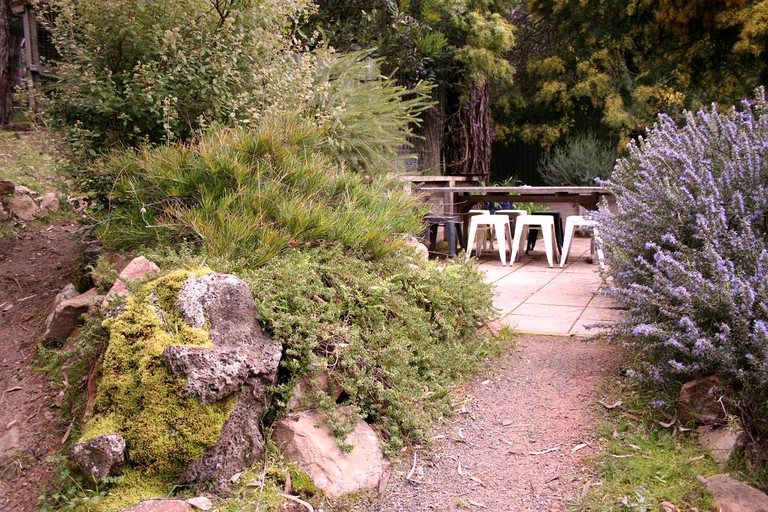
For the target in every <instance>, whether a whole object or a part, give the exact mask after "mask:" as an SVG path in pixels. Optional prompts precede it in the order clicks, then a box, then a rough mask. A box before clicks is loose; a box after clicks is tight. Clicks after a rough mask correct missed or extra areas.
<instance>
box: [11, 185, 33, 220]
mask: <svg viewBox="0 0 768 512" xmlns="http://www.w3.org/2000/svg"><path fill="white" fill-rule="evenodd" d="M17 188H18V187H17ZM8 211H9V212H11V215H13V216H14V217H16V218H18V219H20V220H32V219H34V218H35V217H37V214H38V212H39V208H38V207H37V203H35V200H34V199H32V198H31V197H30V196H26V195H15V196H13V197H10V198H8Z"/></svg>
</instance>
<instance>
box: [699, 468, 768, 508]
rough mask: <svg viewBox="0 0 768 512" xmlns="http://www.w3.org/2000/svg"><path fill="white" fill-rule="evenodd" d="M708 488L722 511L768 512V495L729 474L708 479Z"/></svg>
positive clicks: (716, 505) (717, 506)
mask: <svg viewBox="0 0 768 512" xmlns="http://www.w3.org/2000/svg"><path fill="white" fill-rule="evenodd" d="M706 486H707V490H708V491H709V492H710V493H712V495H713V496H714V498H715V510H718V511H720V512H768V496H766V494H765V493H763V492H760V491H758V490H757V489H755V488H754V487H751V486H749V485H747V484H745V483H744V482H739V481H738V480H736V479H734V478H731V477H730V476H728V475H715V476H712V477H710V478H707V479H706Z"/></svg>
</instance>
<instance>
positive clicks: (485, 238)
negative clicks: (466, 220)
mask: <svg viewBox="0 0 768 512" xmlns="http://www.w3.org/2000/svg"><path fill="white" fill-rule="evenodd" d="M490 214H491V211H490V210H469V211H468V212H467V215H469V216H470V218H472V216H473V215H490ZM477 234H478V236H479V238H480V242H479V243H480V245H481V246H482V247H483V250H485V249H486V248H487V249H488V250H492V249H493V226H487V227H483V228H481V229H479V230H478V233H477ZM486 244H487V245H486ZM470 247H471V245H470ZM478 256H480V255H479V254H478Z"/></svg>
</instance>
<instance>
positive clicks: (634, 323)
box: [597, 89, 768, 439]
mask: <svg viewBox="0 0 768 512" xmlns="http://www.w3.org/2000/svg"><path fill="white" fill-rule="evenodd" d="M607 186H608V187H609V189H610V190H611V191H612V192H613V193H614V194H615V195H616V200H617V204H618V211H617V213H615V214H611V213H609V212H608V211H607V209H603V210H602V211H601V212H600V213H598V214H597V218H598V220H599V221H600V222H601V223H602V226H603V227H602V230H603V237H604V240H605V243H606V246H607V248H608V250H609V251H610V256H611V269H610V274H611V276H612V277H613V288H612V292H613V294H615V296H616V297H618V298H619V299H620V301H621V302H623V303H624V304H625V305H626V306H627V309H628V314H627V315H626V317H625V321H624V322H623V323H622V324H620V325H619V326H618V327H617V330H618V334H619V335H621V336H623V337H626V338H627V339H629V340H630V342H631V343H632V344H633V346H634V347H635V348H636V349H637V350H638V351H639V353H640V354H641V356H642V361H643V366H642V368H641V371H640V372H639V373H638V375H639V376H640V377H641V378H644V379H647V380H649V381H651V382H656V383H658V384H660V385H662V386H668V387H669V388H671V389H674V388H673V386H674V385H675V384H679V383H681V382H683V381H685V380H687V379H691V378H693V377H697V376H703V375H709V374H717V375H719V376H720V378H721V379H723V380H724V381H725V383H726V384H727V385H728V386H729V387H730V388H732V389H733V392H734V394H733V396H732V397H728V399H727V401H726V402H725V406H726V408H727V409H728V412H729V413H734V414H735V413H739V415H740V416H741V418H742V420H743V423H744V425H745V426H746V427H747V428H748V429H749V430H750V431H751V433H752V434H753V439H765V438H766V434H768V279H766V276H767V275H768V274H767V273H766V271H767V270H768V250H767V245H768V244H767V242H768V239H767V238H766V235H767V234H768V104H767V103H766V100H765V96H764V91H763V90H762V89H760V90H758V91H757V93H756V98H755V99H753V100H744V101H742V102H741V104H739V105H738V106H735V107H733V108H729V109H719V108H718V107H716V106H713V107H712V108H711V109H709V110H702V111H699V112H697V113H690V112H688V113H686V114H685V119H684V122H683V123H679V124H678V123H676V122H675V121H674V120H673V119H672V118H670V117H668V116H665V115H661V116H659V118H658V121H657V122H656V124H655V125H654V126H653V128H651V129H650V130H648V132H647V134H646V135H645V136H643V137H639V138H638V139H637V140H636V141H634V142H633V143H631V144H630V145H629V155H628V156H627V157H626V158H623V159H621V160H619V162H618V164H617V166H616V168H615V170H614V172H613V175H612V177H611V181H610V182H608V183H607Z"/></svg>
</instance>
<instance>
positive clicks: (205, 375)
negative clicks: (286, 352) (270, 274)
mask: <svg viewBox="0 0 768 512" xmlns="http://www.w3.org/2000/svg"><path fill="white" fill-rule="evenodd" d="M177 307H178V308H179V310H180V311H181V313H182V315H183V317H184V319H185V320H186V321H187V322H188V323H189V324H190V325H192V326H193V327H198V328H202V327H203V326H208V327H209V332H210V339H211V342H213V344H214V347H213V348H208V349H206V348H198V347H178V346H171V347H167V348H166V349H165V351H164V352H163V357H164V358H165V361H166V364H167V365H168V367H169V368H170V369H171V371H172V372H174V373H175V374H177V375H181V376H184V377H185V378H186V382H187V383H186V385H185V387H184V392H186V393H189V394H190V395H194V396H198V397H199V398H200V399H201V400H203V401H204V402H210V401H214V400H218V399H221V398H223V397H225V396H229V395H230V394H231V393H234V392H236V391H237V392H239V396H238V399H237V404H236V405H235V408H234V410H233V411H232V414H231V416H230V417H229V419H228V420H227V422H226V423H225V424H224V427H223V428H222V431H221V436H220V437H219V440H218V442H217V443H216V444H215V445H214V446H213V447H211V448H209V449H208V450H206V451H205V453H203V455H202V456H201V457H200V458H199V459H198V460H196V461H195V462H193V463H192V464H191V465H190V466H189V467H188V468H187V469H186V470H185V471H184V472H183V473H182V474H181V475H180V476H179V480H180V481H181V482H203V481H208V480H218V481H223V480H225V479H229V477H231V476H232V475H233V474H234V473H237V472H238V471H242V470H243V469H244V468H247V467H248V466H250V465H251V464H252V463H253V462H254V461H255V460H256V459H257V458H258V457H259V456H261V454H262V453H263V451H264V438H263V436H262V434H261V415H262V414H263V413H264V410H265V409H266V404H267V400H266V398H265V397H266V395H267V389H268V387H269V386H271V385H273V384H274V383H275V380H276V378H277V366H278V364H279V363H280V357H281V355H282V345H280V344H279V343H278V342H276V341H274V340H272V339H270V338H268V337H266V336H265V335H264V334H263V333H262V331H261V326H260V325H259V323H258V321H257V315H258V311H257V310H256V304H255V302H254V300H253V294H252V292H251V290H250V289H249V288H248V286H247V285H246V284H245V283H244V282H243V281H241V280H240V279H238V278H237V277H235V276H232V275H225V274H209V275H206V276H202V277H192V278H190V279H188V280H187V281H186V282H185V283H184V286H183V288H182V290H181V292H180V293H179V298H178V301H177Z"/></svg>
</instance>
